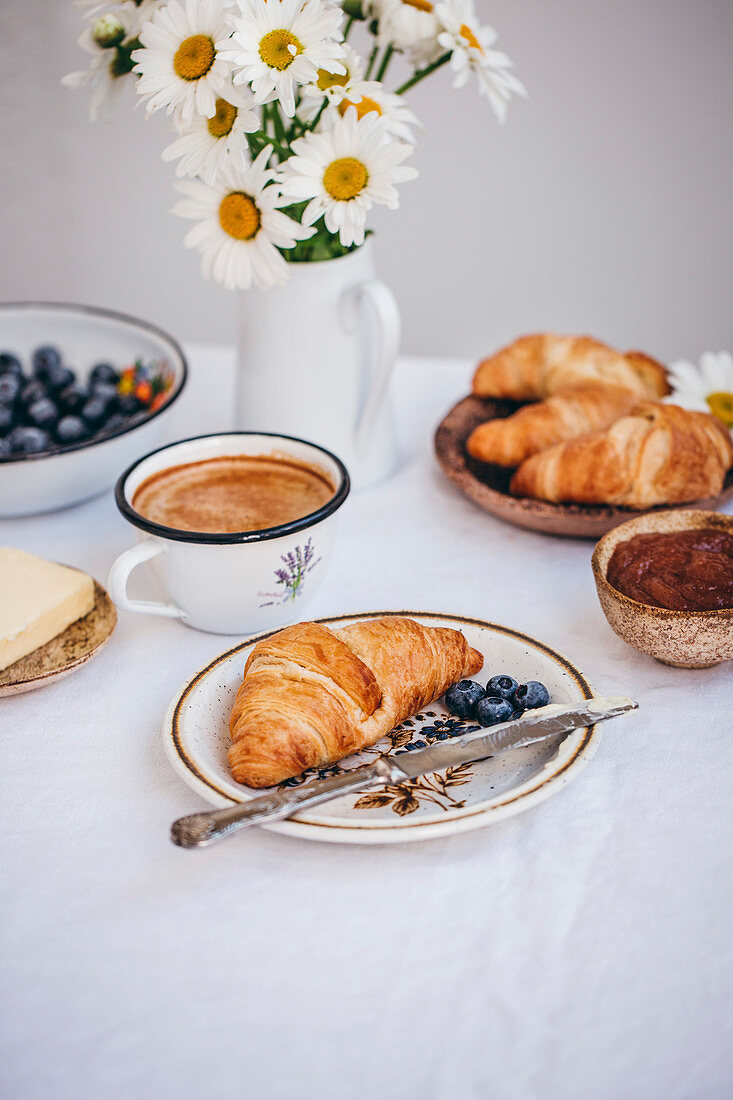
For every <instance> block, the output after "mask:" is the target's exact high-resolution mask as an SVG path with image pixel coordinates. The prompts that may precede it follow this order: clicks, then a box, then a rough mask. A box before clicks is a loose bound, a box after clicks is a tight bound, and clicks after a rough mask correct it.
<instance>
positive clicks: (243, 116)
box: [163, 88, 260, 184]
mask: <svg viewBox="0 0 733 1100" xmlns="http://www.w3.org/2000/svg"><path fill="white" fill-rule="evenodd" d="M259 128H260V118H259V115H258V114H257V112H256V111H255V109H254V105H253V103H252V101H251V100H249V101H247V100H246V99H245V98H244V96H240V95H239V94H238V93H237V92H236V91H235V89H234V88H230V89H229V91H228V92H227V93H226V98H222V97H219V98H218V99H217V100H216V110H215V112H214V114H213V115H212V116H211V118H207V117H206V115H194V116H193V118H192V119H191V120H190V121H189V122H188V123H186V124H185V125H182V126H181V131H182V133H181V136H180V137H179V138H176V140H175V141H174V142H172V143H171V144H170V145H169V146H168V147H167V148H166V149H164V150H163V160H178V164H177V166H176V175H177V176H201V178H202V179H203V180H204V182H205V183H210V184H213V182H214V180H215V179H216V177H217V175H218V172H219V169H220V167H221V164H222V161H224V160H226V159H227V158H228V157H230V156H232V155H233V154H235V153H241V152H244V151H245V150H246V148H247V138H246V135H247V134H251V133H254V131H255V130H259Z"/></svg>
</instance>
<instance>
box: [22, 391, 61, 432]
mask: <svg viewBox="0 0 733 1100" xmlns="http://www.w3.org/2000/svg"><path fill="white" fill-rule="evenodd" d="M28 419H29V420H30V422H31V424H32V425H33V426H34V427H35V428H43V429H44V430H45V431H47V432H50V431H53V429H54V428H55V427H56V425H57V424H58V420H59V410H58V409H57V408H56V406H55V405H54V403H53V401H52V400H51V398H50V397H41V398H40V399H39V400H38V401H34V402H33V404H32V405H29V406H28Z"/></svg>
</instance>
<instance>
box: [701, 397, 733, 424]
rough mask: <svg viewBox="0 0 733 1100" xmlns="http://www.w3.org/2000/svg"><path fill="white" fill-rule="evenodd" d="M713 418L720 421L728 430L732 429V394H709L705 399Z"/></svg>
mask: <svg viewBox="0 0 733 1100" xmlns="http://www.w3.org/2000/svg"><path fill="white" fill-rule="evenodd" d="M705 400H706V401H707V403H708V405H709V406H710V411H711V413H712V414H713V416H717V418H718V420H722V421H723V423H724V424H727V425H728V427H729V428H733V393H725V392H724V391H722V390H720V391H719V392H718V393H709V394H708V395H707V397H706V398H705Z"/></svg>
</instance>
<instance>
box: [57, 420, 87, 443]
mask: <svg viewBox="0 0 733 1100" xmlns="http://www.w3.org/2000/svg"><path fill="white" fill-rule="evenodd" d="M88 434H89V429H88V428H87V426H86V424H85V423H84V421H83V420H82V419H81V417H79V416H63V417H62V418H61V420H59V422H58V424H57V425H56V438H57V439H58V441H59V443H79V442H80V441H81V440H82V439H86V437H87V436H88Z"/></svg>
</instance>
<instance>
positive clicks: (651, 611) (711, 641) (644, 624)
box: [592, 509, 733, 668]
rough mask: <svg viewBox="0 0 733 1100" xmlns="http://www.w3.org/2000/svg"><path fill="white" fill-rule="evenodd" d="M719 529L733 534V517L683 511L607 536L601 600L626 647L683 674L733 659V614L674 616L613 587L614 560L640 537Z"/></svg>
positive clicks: (598, 560)
mask: <svg viewBox="0 0 733 1100" xmlns="http://www.w3.org/2000/svg"><path fill="white" fill-rule="evenodd" d="M700 527H714V528H717V529H719V530H723V531H731V532H733V516H725V515H721V514H720V513H719V512H697V511H687V510H682V509H680V510H678V511H672V512H657V513H651V514H648V515H643V516H639V517H637V518H636V519H631V520H629V521H628V522H627V523H622V524H621V526H620V527H614V529H613V530H612V531H609V532H608V534H606V535H604V536H603V538H602V539H601V540H600V542H599V543H598V544H597V545H596V548H595V550H594V551H593V561H592V564H593V575H594V577H595V582H596V588H597V589H598V599H599V600H600V602H601V607H602V608H603V612H604V614H605V616H606V618H607V619H608V621H609V623H610V624H611V627H612V629H613V630H614V631H615V632H616V634H618V636H619V638H623V640H624V641H625V642H628V644H629V645H631V646H633V647H634V649H638V650H640V652H641V653H648V654H649V655H650V656H651V657H656V659H657V660H658V661H661V662H662V663H663V664H665V665H674V666H676V667H677V668H710V667H711V665H717V664H720V663H721V661H730V660H731V659H733V608H723V609H721V610H719V611H669V610H668V609H667V608H664V607H654V606H652V605H651V604H646V603H639V602H638V601H637V600H632V599H631V598H630V597H629V596H624V594H623V593H622V592H619V591H618V589H616V588H614V587H613V585H611V584H609V582H608V578H607V576H606V571H607V569H608V563H609V561H610V560H611V555H612V554H613V551H614V550H615V549H616V547H617V546H618V544H619V543H621V542H626V541H627V540H628V539H631V538H633V537H634V535H642V534H650V533H653V532H671V531H689V530H691V529H695V528H700Z"/></svg>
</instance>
